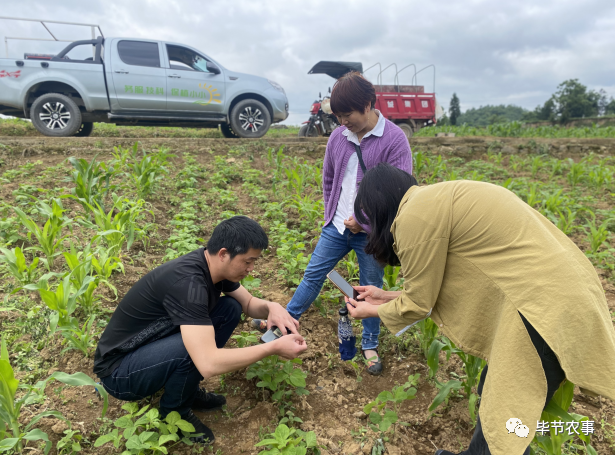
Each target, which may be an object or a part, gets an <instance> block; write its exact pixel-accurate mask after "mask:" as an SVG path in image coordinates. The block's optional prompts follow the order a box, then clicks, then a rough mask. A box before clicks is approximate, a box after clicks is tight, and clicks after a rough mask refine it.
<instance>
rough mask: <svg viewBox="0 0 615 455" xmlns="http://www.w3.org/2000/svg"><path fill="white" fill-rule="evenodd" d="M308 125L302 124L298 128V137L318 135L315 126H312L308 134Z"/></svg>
mask: <svg viewBox="0 0 615 455" xmlns="http://www.w3.org/2000/svg"><path fill="white" fill-rule="evenodd" d="M308 126H309V125H303V126H302V127H301V128H299V137H318V131H316V128H312V129H311V130H310V132H309V134H308Z"/></svg>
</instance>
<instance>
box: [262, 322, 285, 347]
mask: <svg viewBox="0 0 615 455" xmlns="http://www.w3.org/2000/svg"><path fill="white" fill-rule="evenodd" d="M282 335H283V333H282V331H281V330H280V329H278V328H277V327H276V326H273V327H271V328H270V329H269V330H267V331H266V332H265V333H264V334H263V336H262V337H261V342H262V343H269V342H271V341H275V340H277V339H278V338H280V337H281V336H282Z"/></svg>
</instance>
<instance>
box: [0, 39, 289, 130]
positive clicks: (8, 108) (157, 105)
mask: <svg viewBox="0 0 615 455" xmlns="http://www.w3.org/2000/svg"><path fill="white" fill-rule="evenodd" d="M82 46H86V47H88V48H89V49H88V51H89V50H91V51H92V52H89V55H91V57H88V58H83V56H82V55H81V56H78V55H79V54H80V52H78V50H79V49H81V54H83V52H82V51H83V48H82ZM77 56H78V57H77ZM24 57H25V58H24V59H9V58H3V59H0V114H4V115H10V116H14V117H20V118H29V119H31V120H32V123H33V125H34V126H35V127H36V129H37V130H38V131H40V132H41V133H42V134H44V135H46V136H58V137H60V136H87V135H89V134H90V133H91V132H92V128H93V122H106V123H115V124H116V125H132V126H134V125H143V126H182V127H193V128H212V127H214V128H217V127H218V125H220V127H221V130H222V133H223V134H224V136H226V137H242V138H258V137H261V136H263V135H264V134H265V133H266V132H267V130H268V129H269V127H270V126H271V124H272V123H277V122H281V121H283V120H285V119H286V118H287V117H288V99H287V98H286V93H285V92H284V89H283V88H282V87H281V86H280V85H279V84H277V83H275V82H273V81H270V80H268V79H265V78H263V77H258V76H251V75H249V74H243V73H236V72H233V71H230V70H228V69H226V68H224V67H223V66H222V65H220V64H219V63H218V62H216V61H215V60H213V59H212V58H211V57H209V56H207V55H205V54H204V53H202V52H199V51H198V50H196V49H193V48H191V47H189V46H185V45H183V44H175V43H168V42H163V41H155V40H144V39H134V38H104V39H103V38H102V37H98V38H97V39H94V40H86V41H75V42H73V43H71V44H69V45H68V46H67V47H66V48H65V49H64V50H63V51H62V52H60V53H59V54H57V55H30V54H26V55H25V56H24Z"/></svg>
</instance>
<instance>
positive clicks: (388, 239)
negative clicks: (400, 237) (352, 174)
mask: <svg viewBox="0 0 615 455" xmlns="http://www.w3.org/2000/svg"><path fill="white" fill-rule="evenodd" d="M414 185H418V183H417V182H416V179H415V178H414V177H413V176H412V175H410V174H408V173H407V172H405V171H402V170H401V169H398V168H396V167H395V166H391V165H390V164H388V163H380V164H378V165H377V166H376V167H374V168H372V169H370V170H369V171H367V172H366V174H365V176H364V177H363V180H362V181H361V184H360V185H359V192H358V193H357V198H356V199H355V201H354V213H355V217H356V218H357V221H358V222H359V223H361V224H367V225H369V227H370V229H371V232H370V233H369V234H367V246H366V247H365V252H366V253H367V254H371V255H373V256H374V258H376V260H377V261H378V262H380V263H382V264H389V265H399V258H398V257H397V255H396V254H395V251H393V234H391V226H392V225H393V220H394V219H395V216H396V215H397V210H398V208H399V204H400V203H401V200H402V199H403V197H404V195H405V194H406V192H407V191H408V190H409V189H410V187H412V186H414Z"/></svg>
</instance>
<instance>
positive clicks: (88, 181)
mask: <svg viewBox="0 0 615 455" xmlns="http://www.w3.org/2000/svg"><path fill="white" fill-rule="evenodd" d="M97 156H98V155H97ZM68 161H69V163H70V164H71V165H72V166H73V168H75V170H74V171H73V172H72V173H71V180H72V181H73V183H74V184H75V188H73V190H72V193H73V194H74V195H75V196H76V197H77V198H79V200H84V201H85V202H87V203H88V204H90V205H93V204H94V203H97V204H99V205H101V206H102V205H103V196H104V195H105V193H107V192H108V191H110V190H113V188H114V187H110V185H109V181H110V179H111V177H112V176H113V174H114V169H113V168H112V167H108V166H107V165H106V164H105V163H101V162H98V161H96V156H95V157H94V158H92V161H91V162H89V163H88V162H87V161H86V160H85V159H83V158H75V157H74V156H73V157H70V158H69V159H68ZM84 208H86V206H84Z"/></svg>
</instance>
